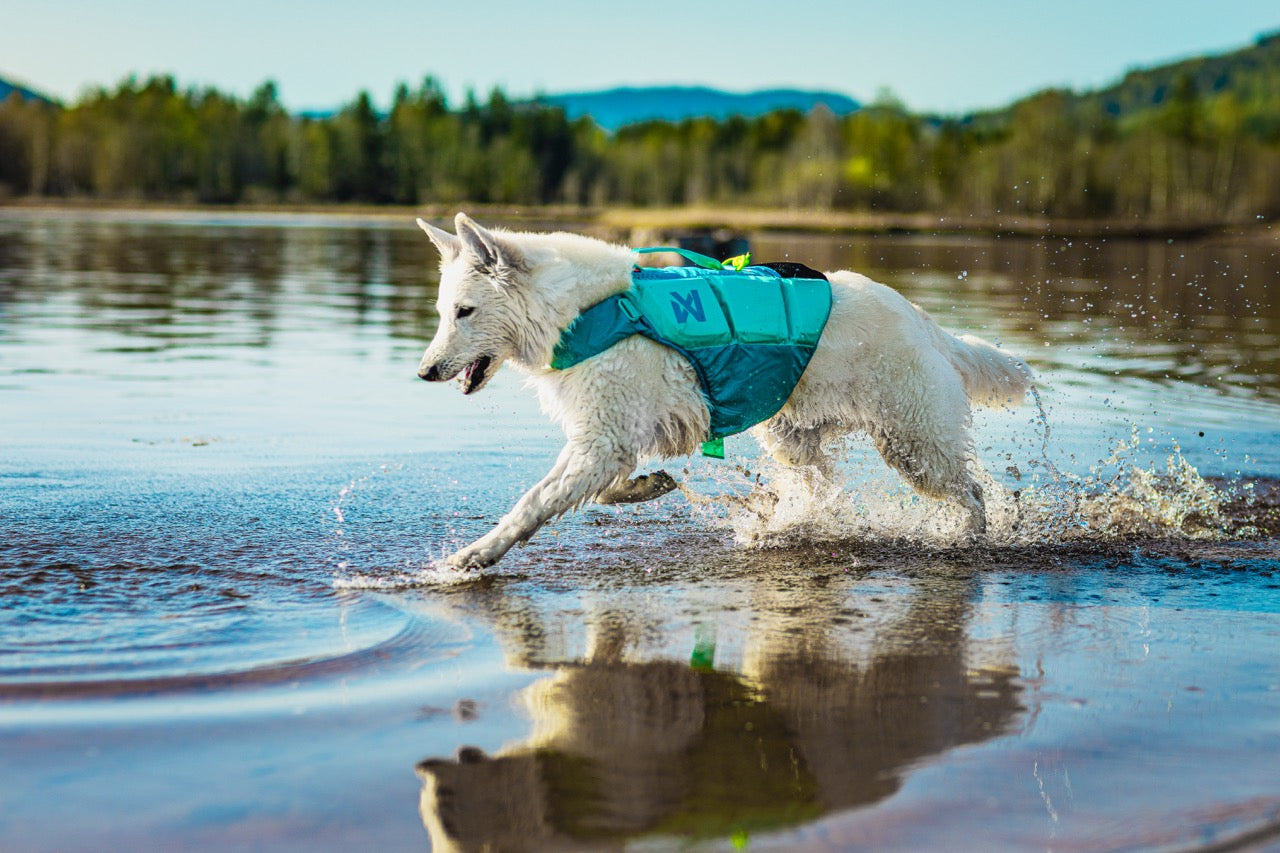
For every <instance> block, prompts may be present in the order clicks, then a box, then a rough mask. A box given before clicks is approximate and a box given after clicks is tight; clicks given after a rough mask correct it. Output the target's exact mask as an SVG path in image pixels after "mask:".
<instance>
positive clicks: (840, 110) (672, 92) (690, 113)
mask: <svg viewBox="0 0 1280 853" xmlns="http://www.w3.org/2000/svg"><path fill="white" fill-rule="evenodd" d="M538 101H539V102H540V103H544V104H549V105H551V106H558V107H563V108H564V111H565V114H566V115H567V116H568V117H569V118H571V119H576V118H580V117H581V116H591V118H593V119H594V120H595V122H596V124H598V125H600V126H601V127H603V128H604V129H605V130H617V129H618V128H620V127H623V126H625V125H628V124H635V123H636V122H640V121H648V120H652V119H658V120H662V121H680V120H682V119H686V118H701V117H704V116H705V117H709V118H715V119H723V118H728V117H729V116H732V115H743V116H759V115H764V114H765V113H770V112H773V111H774V110H782V109H794V110H800V111H801V112H808V111H809V110H811V109H813V108H814V107H816V106H817V105H818V104H825V105H826V107H827V109H829V110H831V111H832V112H833V113H835V114H836V115H848V114H849V113H852V112H855V111H857V109H858V108H859V106H860V104H859V103H858V102H857V101H855V100H853V99H852V98H850V97H849V96H847V95H841V94H838V93H835V92H806V91H801V90H798V89H770V90H767V91H762V92H746V93H742V94H738V93H734V92H723V91H720V90H718V89H709V88H706V87H704V86H663V87H647V88H631V87H624V88H618V89H609V90H606V91H603V92H578V93H573V94H567V95H544V96H542V97H540V98H538Z"/></svg>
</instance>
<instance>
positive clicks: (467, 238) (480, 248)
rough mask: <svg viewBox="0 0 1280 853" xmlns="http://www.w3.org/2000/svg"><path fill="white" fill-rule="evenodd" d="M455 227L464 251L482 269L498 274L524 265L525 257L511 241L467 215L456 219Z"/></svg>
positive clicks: (461, 214) (454, 221) (460, 214)
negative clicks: (506, 269)
mask: <svg viewBox="0 0 1280 853" xmlns="http://www.w3.org/2000/svg"><path fill="white" fill-rule="evenodd" d="M453 225H454V229H455V230H456V231H457V232H458V238H459V239H460V240H461V242H462V248H463V250H464V251H465V252H466V253H467V254H469V255H471V256H472V257H473V258H475V261H476V266H477V267H479V268H480V269H487V270H492V271H495V272H496V271H498V270H500V269H502V268H503V267H507V268H514V267H518V266H520V265H521V264H522V262H523V256H522V255H521V254H520V250H519V249H517V248H516V247H515V246H513V245H512V244H511V241H510V240H507V239H505V238H504V237H502V236H501V235H499V234H494V233H493V232H492V231H490V230H488V229H487V228H482V227H481V226H480V225H479V224H477V223H476V221H475V220H474V219H472V218H471V217H470V216H467V215H466V214H465V213H459V214H458V215H457V216H456V217H454V220H453Z"/></svg>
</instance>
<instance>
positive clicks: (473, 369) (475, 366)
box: [462, 357, 489, 394]
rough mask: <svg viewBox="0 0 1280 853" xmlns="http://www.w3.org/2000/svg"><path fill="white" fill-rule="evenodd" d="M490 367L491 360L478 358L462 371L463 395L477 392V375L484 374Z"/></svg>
mask: <svg viewBox="0 0 1280 853" xmlns="http://www.w3.org/2000/svg"><path fill="white" fill-rule="evenodd" d="M488 365H489V359H488V358H485V357H481V358H477V359H476V360H475V361H473V362H471V363H470V364H469V365H467V367H466V369H465V370H463V371H462V393H463V394H470V393H471V392H472V391H474V390H475V381H476V374H478V373H483V372H484V370H485V368H486V367H488Z"/></svg>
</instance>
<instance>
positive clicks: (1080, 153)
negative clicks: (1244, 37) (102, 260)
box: [0, 37, 1280, 222]
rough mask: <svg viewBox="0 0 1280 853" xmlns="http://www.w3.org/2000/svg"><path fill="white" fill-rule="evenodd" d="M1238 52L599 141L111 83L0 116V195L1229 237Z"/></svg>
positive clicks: (582, 127)
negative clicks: (1231, 63) (1029, 91)
mask: <svg viewBox="0 0 1280 853" xmlns="http://www.w3.org/2000/svg"><path fill="white" fill-rule="evenodd" d="M1249 55H1250V56H1252V57H1254V59H1255V60H1257V56H1258V55H1260V56H1262V61H1261V64H1259V62H1258V61H1255V62H1254V65H1252V66H1249V67H1248V68H1246V69H1245V72H1241V73H1237V74H1236V75H1235V76H1234V77H1232V76H1230V75H1228V76H1226V77H1224V76H1223V75H1222V73H1221V72H1213V73H1209V72H1206V71H1205V68H1206V67H1208V66H1194V65H1192V66H1187V64H1186V63H1183V65H1184V66H1187V67H1183V68H1182V69H1181V70H1180V71H1179V72H1178V73H1177V74H1176V76H1173V77H1172V78H1171V79H1169V80H1166V81H1165V82H1157V83H1152V82H1151V81H1150V80H1149V79H1148V78H1145V77H1142V78H1140V79H1139V78H1138V77H1135V75H1139V76H1140V75H1141V74H1142V73H1144V72H1135V73H1134V74H1131V75H1130V77H1133V78H1135V79H1139V82H1141V83H1142V85H1147V86H1149V88H1150V87H1154V88H1152V91H1150V92H1148V93H1146V95H1144V97H1145V98H1146V100H1145V101H1144V103H1142V104H1140V105H1138V106H1137V107H1134V106H1133V105H1132V104H1130V105H1127V106H1125V108H1124V109H1118V108H1117V107H1116V103H1117V102H1116V100H1115V99H1114V98H1113V99H1110V100H1109V99H1108V98H1106V97H1101V96H1100V95H1099V93H1093V94H1086V95H1077V94H1074V93H1072V92H1070V91H1066V90H1048V91H1044V92H1040V93H1038V94H1036V95H1033V96H1031V97H1029V98H1026V99H1024V100H1022V101H1019V102H1018V103H1016V104H1014V105H1013V106H1011V107H1009V108H1007V109H1005V110H1001V111H997V112H991V113H986V114H981V115H976V116H968V117H964V118H939V117H934V116H921V115H914V114H911V113H910V112H908V111H907V110H905V109H904V108H903V107H902V106H901V105H900V104H897V103H895V102H894V101H893V100H892V98H889V97H882V98H880V99H878V100H877V102H876V103H874V104H871V105H869V106H866V107H864V108H863V109H861V110H859V111H857V112H855V113H853V114H851V115H848V116H843V117H838V116H835V115H833V114H832V113H831V112H830V111H828V110H826V109H825V108H822V107H819V108H817V109H815V110H813V111H810V112H809V113H807V114H802V113H800V112H797V111H786V110H784V111H779V112H774V113H770V114H767V115H764V116H760V117H756V118H742V117H735V118H730V119H726V120H712V119H692V120H686V121H681V122H678V123H673V122H659V121H651V122H644V123H640V124H634V125H630V126H627V127H624V128H622V129H620V130H618V131H617V132H615V133H611V134H610V133H606V132H604V131H602V130H601V129H599V128H598V127H597V126H596V125H595V124H594V123H593V122H592V121H591V120H590V119H589V118H582V119H578V120H576V121H570V120H569V119H568V118H567V117H566V116H565V114H564V112H563V111H562V110H561V109H559V108H556V107H551V106H547V105H544V104H539V103H538V102H536V101H535V102H513V101H512V100H510V99H509V98H507V97H506V96H505V95H504V94H503V93H502V92H501V91H494V92H493V93H492V94H491V95H490V96H489V97H488V98H487V100H478V99H476V98H474V97H468V98H467V100H466V103H464V104H462V105H460V106H454V105H451V104H450V103H448V101H447V99H446V97H445V95H444V92H443V90H442V88H441V86H440V85H439V84H438V83H437V82H436V81H435V80H433V79H431V78H428V79H426V80H425V81H424V82H423V83H422V84H421V85H420V86H418V87H417V88H416V89H414V88H410V87H408V86H405V85H401V86H400V87H398V89H397V90H396V92H395V93H394V97H393V100H392V104H391V107H390V109H389V110H385V111H379V110H377V109H375V107H374V105H373V102H372V100H371V98H370V96H369V95H368V94H366V93H361V94H360V95H358V96H357V97H356V98H355V99H354V100H353V101H352V102H351V103H350V104H348V105H346V106H345V107H343V108H342V109H340V110H339V111H337V112H335V113H333V114H332V115H308V114H290V113H289V112H288V111H286V110H285V108H284V107H283V106H282V105H281V103H280V100H279V96H278V92H277V90H276V87H275V86H274V84H272V83H265V84H263V85H262V86H261V87H260V88H259V89H258V90H257V91H256V92H255V93H254V94H253V95H252V96H251V97H249V98H247V99H245V98H235V97H231V96H228V95H226V94H223V93H221V92H218V91H216V90H213V89H182V88H180V87H179V86H177V84H176V83H175V81H174V80H173V79H172V78H170V77H163V76H161V77H153V78H151V79H147V80H143V81H138V80H133V79H131V80H127V81H125V82H124V83H122V84H120V85H119V86H118V87H116V88H115V89H114V90H105V89H103V90H98V91H94V92H91V93H89V94H87V95H85V96H84V97H82V98H81V99H80V100H79V101H78V102H76V103H74V104H71V105H66V106H60V105H54V104H50V103H47V102H41V101H35V100H23V99H22V98H20V97H18V96H17V95H14V96H11V97H10V98H9V99H7V100H6V101H4V102H3V103H0V196H8V197H29V196H36V197H41V196H43V197H59V198H71V199H77V198H93V199H113V200H157V201H176V202H204V203H228V204H230V203H238V202H253V203H285V204H300V203H312V202H364V203H375V204H377V203H394V204H408V205H416V204H429V203H441V204H455V203H462V202H474V203H497V204H512V205H535V204H568V205H584V206H604V205H636V206H656V205H661V206H668V205H726V206H763V207H791V208H803V209H809V210H814V209H816V210H877V211H886V212H937V213H947V214H955V213H959V214H975V215H1001V214H1005V215H1046V216H1052V217H1089V218H1104V217H1151V218H1159V219H1162V220H1165V221H1169V222H1176V221H1194V222H1243V221H1247V220H1254V219H1256V218H1257V217H1265V218H1272V217H1275V216H1277V215H1280V119H1278V118H1277V117H1280V73H1277V72H1280V37H1272V38H1269V39H1264V40H1260V41H1259V43H1258V44H1257V45H1256V46H1254V47H1253V48H1250V49H1249ZM1209 61H1210V60H1202V61H1201V62H1209ZM1213 67H1214V68H1216V67H1217V66H1213ZM1250 69H1252V70H1250ZM1210 71H1212V68H1210ZM1214 73H1216V74H1217V76H1216V77H1215V76H1213V75H1214ZM1206 74H1207V75H1208V76H1206ZM1242 80H1243V81H1245V83H1243V84H1242V83H1241V82H1240V81H1242ZM1224 81H1225V82H1224ZM1125 91H1126V92H1129V93H1130V94H1131V92H1132V87H1130V89H1129V90H1125Z"/></svg>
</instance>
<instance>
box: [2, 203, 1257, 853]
mask: <svg viewBox="0 0 1280 853" xmlns="http://www.w3.org/2000/svg"><path fill="white" fill-rule="evenodd" d="M752 249H753V252H754V254H755V256H756V257H757V258H758V259H761V260H782V259H786V258H788V257H789V258H790V259H792V260H797V261H802V262H805V263H808V264H810V265H812V266H815V267H819V268H825V269H831V268H838V267H850V268H854V269H858V270H860V271H862V272H865V273H867V274H868V275H871V276H872V277H874V278H877V279H879V280H882V281H885V282H887V283H889V284H892V285H894V286H895V287H897V288H899V289H900V290H902V291H903V292H904V293H906V294H907V295H908V296H909V297H910V298H912V299H914V300H916V301H917V302H919V303H920V304H922V305H923V306H924V307H926V308H927V309H929V310H930V311H931V312H933V313H934V314H935V315H936V317H937V318H938V319H939V320H940V322H941V323H942V324H943V325H944V326H946V327H948V328H951V329H954V330H958V331H970V332H976V333H978V334H981V335H983V336H985V337H987V338H989V339H992V340H998V341H1000V342H1001V343H1002V344H1003V345H1005V346H1007V347H1009V348H1010V349H1013V350H1014V351H1016V352H1018V353H1020V354H1022V355H1024V356H1025V357H1026V358H1027V360H1028V361H1029V362H1030V363H1031V364H1032V366H1033V367H1034V369H1035V370H1036V371H1037V373H1038V376H1039V382H1040V389H1041V395H1042V399H1043V404H1044V411H1045V414H1046V415H1047V417H1044V416H1042V415H1041V413H1040V411H1039V410H1038V409H1037V407H1036V406H1035V405H1033V404H1032V403H1031V401H1029V402H1028V404H1027V405H1026V406H1024V407H1022V408H1020V409H1018V410H1015V411H1002V412H988V413H983V414H981V415H980V416H979V417H978V419H977V424H976V427H977V435H978V442H977V450H978V453H979V456H980V458H981V462H982V464H983V467H984V468H985V469H986V472H987V477H988V493H989V495H991V514H992V519H991V526H992V533H991V538H990V541H989V542H987V543H985V544H984V545H983V546H982V547H978V548H957V547H954V546H953V545H952V544H951V542H952V539H951V537H952V531H953V528H954V521H955V520H954V519H953V518H951V517H950V515H949V514H948V510H947V509H946V508H945V507H944V508H939V507H938V506H937V505H935V504H934V503H933V502H931V501H922V500H920V499H918V498H916V497H915V496H914V495H912V494H911V493H910V492H909V491H907V490H905V489H903V488H902V487H901V485H900V484H899V483H898V482H897V481H896V480H895V478H894V477H893V476H891V475H889V474H888V473H887V472H886V471H885V469H884V467H883V465H882V463H880V462H879V461H878V459H877V458H876V457H875V455H874V453H873V452H871V451H870V450H869V448H868V446H867V445H866V444H864V443H862V442H859V441H853V442H850V443H849V445H848V447H846V448H844V454H845V463H844V466H843V469H842V473H843V476H844V478H845V480H846V482H845V483H844V488H843V489H842V490H840V491H839V492H837V493H833V492H832V491H831V490H822V491H820V492H819V493H815V492H814V491H813V488H812V484H811V483H808V482H807V481H805V480H804V479H803V478H802V477H795V476H791V475H789V474H788V473H786V472H781V471H776V470H773V469H772V468H771V467H770V466H769V465H767V464H765V463H763V462H762V461H761V460H759V459H758V458H757V456H758V451H757V450H756V448H755V447H754V445H753V443H752V442H751V440H750V439H749V438H746V437H739V438H734V439H730V442H729V451H730V459H729V460H727V461H724V462H719V461H715V460H706V459H690V460H683V461H677V462H675V463H672V464H669V465H668V466H667V468H668V470H670V471H672V473H674V474H676V475H677V476H678V477H679V478H680V479H681V480H682V481H683V482H685V483H686V484H687V485H688V486H689V487H690V489H692V491H693V492H694V493H695V494H696V495H700V496H702V500H700V501H699V502H697V503H690V502H689V501H688V500H686V499H684V498H683V497H680V496H675V495H673V496H669V497H667V498H664V499H662V500H660V501H656V502H654V503H651V504H646V505H640V506H637V507H627V508H604V507H591V508H588V509H586V510H584V511H582V512H579V513H576V514H573V515H570V516H567V517H566V518H564V519H561V520H559V521H557V522H556V523H554V524H552V525H550V526H549V527H548V528H546V529H544V530H543V531H542V532H540V533H539V534H538V535H537V537H535V539H534V540H533V541H532V542H531V543H530V544H529V546H528V547H526V548H524V549H521V550H518V551H515V552H513V553H512V554H510V555H509V556H508V558H507V559H505V560H504V561H503V562H502V563H501V564H500V565H499V566H498V567H496V568H495V569H494V570H492V571H491V572H490V573H488V574H486V575H485V576H483V577H478V578H476V577H473V578H470V579H468V580H466V581H465V582H461V583H459V582H456V578H452V577H450V576H448V575H447V573H441V572H439V571H436V570H434V569H432V568H431V567H430V566H431V561H432V560H433V559H435V558H437V557H439V556H441V555H443V554H445V553H448V552H449V551H451V550H452V549H454V548H455V547H457V546H458V545H460V544H462V543H465V542H466V541H469V540H470V539H472V538H474V537H475V536H477V535H479V534H480V533H482V532H483V531H485V530H486V529H488V527H489V525H490V524H492V522H493V521H494V520H495V519H496V518H497V517H498V516H499V515H501V514H502V512H504V511H505V509H506V508H508V507H509V506H510V504H511V503H512V502H513V501H514V500H515V498H516V497H517V496H518V495H519V494H520V493H521V492H522V491H523V490H524V489H525V488H527V487H528V486H529V485H530V484H532V482H534V481H535V480H536V479H537V478H538V477H539V476H540V475H541V473H542V472H543V471H544V470H545V469H546V468H547V467H548V465H549V464H550V461H551V460H552V459H553V457H554V455H555V453H556V451H557V448H558V446H559V441H560V436H559V434H558V432H557V431H556V430H555V428H554V427H552V426H551V425H550V424H549V423H548V422H546V421H545V419H544V418H543V417H542V416H541V415H540V413H539V412H538V411H537V407H536V404H535V403H534V401H533V400H532V399H531V397H530V395H529V392H527V391H526V390H525V389H524V388H523V387H522V386H521V383H520V381H519V379H518V378H517V377H513V376H511V375H507V374H499V376H498V377H497V378H496V379H495V380H494V381H493V383H492V384H491V385H490V387H489V388H487V389H486V390H485V391H484V392H483V393H481V394H479V395H477V396H475V397H474V398H463V397H462V396H461V395H459V394H458V393H457V391H456V389H455V388H453V387H451V386H442V385H427V384H425V383H422V382H419V381H417V380H416V379H415V377H414V370H415V368H416V366H417V362H418V359H419V356H420V354H421V350H422V348H423V346H424V345H425V343H426V342H427V341H428V340H429V339H430V337H431V334H432V333H433V330H434V322H435V320H434V314H433V310H432V302H433V297H434V294H433V286H434V275H435V272H434V267H435V263H436V259H435V256H434V254H433V252H432V251H431V249H430V246H429V244H428V243H427V241H426V240H425V239H424V238H423V236H422V235H421V233H420V232H418V230H417V229H416V228H415V227H413V223H412V222H411V221H404V222H401V221H399V220H394V221H391V220H385V219H380V218H369V219H367V220H361V219H358V218H342V217H321V216H316V217H311V216H238V215H225V216H223V215H210V214H191V215H175V214H143V213H132V214H120V213H107V212H91V213H77V212H69V211H64V212H35V211H21V210H3V209H0V487H2V488H0V530H2V531H3V538H2V539H0V848H3V849H4V850H6V851H8V850H22V851H26V850H30V851H43V850H63V851H66V850H86V851H87V850H95V851H97V850H104V849H116V850H132V849H183V850H201V849H209V850H213V849H216V850H225V849H245V848H248V849H270V850H291V849H298V850H304V849H305V850H351V849H378V850H400V849H425V848H428V847H433V848H434V849H438V850H450V849H461V850H466V849H477V848H480V847H483V846H484V845H490V848H491V849H565V848H576V849H599V848H601V847H604V848H617V847H635V848H639V849H666V848H670V847H677V846H687V845H694V846H699V847H706V848H708V849H734V848H739V849H740V848H743V847H747V848H749V849H783V850H792V849H818V850H821V849H830V850H844V849H858V848H861V849H874V850H889V849H902V850H918V849H929V848H936V849H956V848H957V844H960V846H965V847H972V848H973V849H979V848H981V849H1029V848H1036V849H1047V850H1068V851H1076V850H1089V851H1092V850H1115V849H1161V850H1184V849H1196V848H1204V849H1213V850H1224V849H1251V848H1252V847H1255V846H1256V847H1263V846H1267V845H1276V844H1280V770H1277V755H1280V577H1278V576H1277V572H1278V571H1280V541H1278V540H1277V535H1278V533H1280V487H1278V483H1280V299H1277V298H1276V296H1275V287H1274V283H1275V282H1276V281H1277V280H1278V279H1280V240H1277V238H1275V237H1274V236H1272V235H1271V232H1269V231H1266V232H1259V233H1254V234H1250V235H1245V236H1238V237H1218V238H1213V239H1208V240H1174V241H1154V242H1135V241H1101V240H1090V241H1081V240H1065V239H1040V240H1030V239H989V238H978V237H964V236H950V237H909V236H876V237H872V236H865V237H839V238H827V237H796V236H768V235H757V236H756V237H755V238H754V239H753V241H752ZM757 479H759V481H760V483H761V484H762V485H761V486H760V487H758V489H757V495H756V496H757V497H758V496H759V493H760V492H762V491H765V492H767V493H768V495H769V496H770V499H769V500H766V501H760V500H748V499H747V496H748V492H749V491H750V490H751V488H752V484H753V483H755V482H756V480H757ZM957 839H963V841H962V842H958V841H957Z"/></svg>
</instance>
